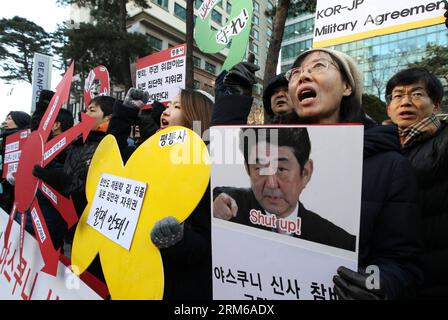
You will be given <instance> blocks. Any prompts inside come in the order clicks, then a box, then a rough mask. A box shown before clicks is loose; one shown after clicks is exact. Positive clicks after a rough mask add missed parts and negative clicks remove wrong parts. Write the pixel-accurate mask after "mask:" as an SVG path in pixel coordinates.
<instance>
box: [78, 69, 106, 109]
mask: <svg viewBox="0 0 448 320" xmlns="http://www.w3.org/2000/svg"><path fill="white" fill-rule="evenodd" d="M108 95H110V82H109V71H107V68H106V67H105V66H97V67H95V68H94V69H93V70H90V72H89V76H88V77H87V79H86V81H85V84H84V105H85V106H86V108H87V107H88V106H89V103H90V100H91V99H92V98H94V97H95V96H108Z"/></svg>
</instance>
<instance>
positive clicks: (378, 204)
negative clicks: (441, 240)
mask: <svg viewBox="0 0 448 320" xmlns="http://www.w3.org/2000/svg"><path fill="white" fill-rule="evenodd" d="M237 67H238V68H244V67H245V63H240V64H239V65H237V66H236V67H235V68H237ZM245 69H246V71H247V73H249V72H250V69H249V68H247V67H246V68H245ZM230 72H232V70H231V71H230ZM247 73H246V74H247ZM240 74H243V73H240ZM286 78H287V80H288V81H289V94H290V96H291V99H292V102H293V105H294V110H295V113H294V114H293V116H291V117H289V118H287V119H285V118H283V119H282V122H283V123H302V124H303V123H308V124H335V123H347V122H358V123H363V124H364V126H365V129H366V130H365V134H364V164H363V185H362V208H361V231H360V242H359V252H360V255H359V266H360V270H359V273H358V272H355V271H350V270H348V269H345V268H340V269H338V274H339V275H338V276H335V279H334V281H335V289H336V291H337V293H338V295H339V297H340V298H341V299H384V298H388V299H398V298H404V297H411V296H414V295H415V292H416V289H417V286H418V285H419V284H421V282H422V280H423V274H422V269H421V260H420V256H419V254H420V252H421V241H420V234H419V231H418V225H419V223H420V220H419V214H418V213H419V212H418V206H417V203H416V196H417V186H416V181H415V176H414V175H413V172H412V168H411V167H410V164H409V162H408V161H407V160H406V159H405V158H404V157H402V156H401V155H399V150H400V148H399V141H398V136H397V134H396V131H394V130H393V129H391V128H387V127H380V126H375V124H374V123H373V122H372V121H371V120H369V119H368V118H367V117H366V116H365V113H364V112H363V110H362V108H361V95H362V83H363V82H362V74H361V72H360V70H359V68H358V67H357V65H356V63H355V62H354V61H353V59H352V58H350V57H349V56H347V55H346V54H344V53H341V52H338V51H335V50H330V49H317V50H309V51H306V52H303V53H302V54H301V55H299V57H298V58H297V59H296V61H295V62H294V64H293V68H292V69H291V70H290V71H288V72H287V73H286ZM249 79H251V77H246V78H245V79H243V81H240V86H241V87H242V88H246V87H247V85H248V84H250V83H249ZM223 85H224V87H225V86H226V85H229V84H227V83H226V81H225V79H224V81H223ZM230 85H232V86H236V85H237V84H235V83H231V84H230ZM237 98H238V97H235V99H237ZM226 99H227V105H225V104H222V103H221V104H220V105H215V109H216V108H219V109H218V110H214V116H221V117H215V118H214V121H215V123H221V124H225V123H226V121H227V122H228V123H232V124H235V123H237V122H238V120H239V119H242V118H243V117H244V114H245V113H246V112H247V110H250V105H242V104H240V106H239V107H240V109H239V110H237V109H235V108H233V105H232V99H233V98H232V95H228V96H227V97H226ZM226 107H227V108H228V109H229V111H228V112H227V113H226V112H225V108H226ZM231 112H235V113H233V114H232V113H231ZM241 123H244V121H241V120H240V124H241ZM372 265H374V266H377V267H378V268H379V273H380V274H379V275H376V276H377V278H378V279H377V285H375V286H372V287H370V288H367V287H366V283H367V282H366V279H367V276H368V275H366V274H365V273H364V272H363V270H364V269H365V268H367V267H369V266H372ZM378 285H379V286H378ZM378 288H379V289H378Z"/></svg>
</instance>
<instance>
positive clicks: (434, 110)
mask: <svg viewBox="0 0 448 320" xmlns="http://www.w3.org/2000/svg"><path fill="white" fill-rule="evenodd" d="M432 111H433V112H439V111H440V102H438V103H434V108H433V109H432Z"/></svg>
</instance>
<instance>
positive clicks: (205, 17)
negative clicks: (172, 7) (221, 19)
mask: <svg viewBox="0 0 448 320" xmlns="http://www.w3.org/2000/svg"><path fill="white" fill-rule="evenodd" d="M219 2H221V0H204V2H203V3H202V5H201V7H200V8H199V9H198V17H197V18H196V25H195V35H194V39H195V40H196V44H197V45H198V47H199V49H200V50H201V51H202V52H204V53H218V52H220V51H222V50H223V49H224V48H225V47H226V46H227V45H229V43H230V48H229V54H228V56H227V59H226V61H225V62H224V65H223V66H222V69H223V70H229V69H230V68H232V67H233V66H234V65H235V64H237V63H239V62H241V61H243V59H244V56H245V54H246V48H247V44H248V43H249V34H250V28H251V25H252V16H253V12H254V6H253V3H252V0H237V1H233V2H232V11H231V13H230V16H229V19H228V21H227V23H226V24H225V25H224V26H223V27H222V28H221V29H219V30H212V29H211V26H210V19H211V15H212V11H213V8H214V7H215V6H216V5H217V4H218V3H219Z"/></svg>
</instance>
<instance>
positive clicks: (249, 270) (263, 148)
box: [210, 125, 363, 300]
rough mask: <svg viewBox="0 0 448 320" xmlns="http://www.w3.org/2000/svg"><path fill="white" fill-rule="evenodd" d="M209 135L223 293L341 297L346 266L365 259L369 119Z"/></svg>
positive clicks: (217, 279) (216, 266)
mask: <svg viewBox="0 0 448 320" xmlns="http://www.w3.org/2000/svg"><path fill="white" fill-rule="evenodd" d="M242 128H243V129H242ZM210 139H211V150H210V155H211V162H212V169H211V170H212V171H211V189H212V199H213V205H212V212H213V219H212V248H213V249H212V255H213V296H214V299H254V300H257V299H294V300H309V299H311V300H313V299H323V300H331V299H336V295H335V293H334V292H333V289H332V288H333V282H332V278H333V276H334V275H335V274H336V270H337V268H338V267H339V266H346V267H347V268H350V269H352V270H357V264H358V262H357V261H358V242H359V225H360V209H361V186H362V160H363V158H362V156H363V127H362V126H359V125H350V126H282V127H278V128H275V127H269V126H264V127H252V126H251V127H235V126H226V127H213V128H212V129H211V132H210ZM340 141H344V144H341V143H340ZM243 151H244V152H243ZM245 159H247V160H245ZM246 161H247V164H246ZM335 168H337V170H336V169H335ZM226 210H227V211H226Z"/></svg>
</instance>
